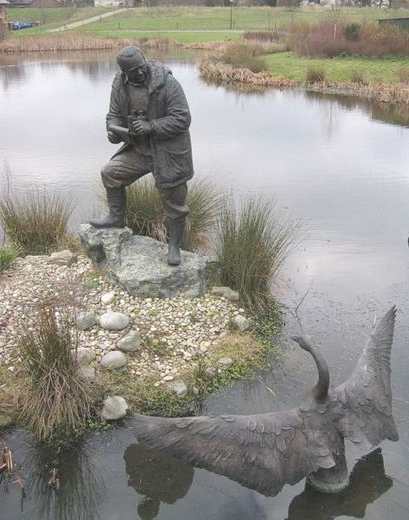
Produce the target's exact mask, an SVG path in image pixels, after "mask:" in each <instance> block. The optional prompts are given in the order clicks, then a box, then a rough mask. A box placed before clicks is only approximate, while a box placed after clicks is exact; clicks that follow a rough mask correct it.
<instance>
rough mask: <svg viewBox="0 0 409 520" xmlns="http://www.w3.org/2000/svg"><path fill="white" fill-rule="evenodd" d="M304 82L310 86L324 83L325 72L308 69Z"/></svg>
mask: <svg viewBox="0 0 409 520" xmlns="http://www.w3.org/2000/svg"><path fill="white" fill-rule="evenodd" d="M305 81H306V82H307V83H310V84H313V83H323V82H324V81H325V70H324V69H319V68H316V67H308V69H307V73H306V75H305Z"/></svg>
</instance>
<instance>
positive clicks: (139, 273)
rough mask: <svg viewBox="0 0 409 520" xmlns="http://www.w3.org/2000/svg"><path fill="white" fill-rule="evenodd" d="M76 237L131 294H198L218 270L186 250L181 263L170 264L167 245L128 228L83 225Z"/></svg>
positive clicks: (206, 260)
mask: <svg viewBox="0 0 409 520" xmlns="http://www.w3.org/2000/svg"><path fill="white" fill-rule="evenodd" d="M79 236H80V238H81V243H82V245H83V247H84V248H85V250H86V252H87V254H88V256H89V257H90V258H91V260H92V262H93V263H94V265H95V267H97V268H98V269H103V270H104V271H105V272H106V274H107V275H108V276H109V278H110V279H111V280H113V281H114V282H116V283H118V284H119V285H120V286H121V287H123V288H124V289H125V290H127V291H128V292H129V293H130V294H131V295H132V296H140V297H143V298H173V297H175V296H179V295H184V296H186V297H194V296H201V295H203V294H204V293H205V292H206V291H207V289H208V286H209V283H210V281H211V280H212V279H213V278H214V277H215V274H216V272H217V263H216V262H215V261H214V260H213V259H210V258H208V257H205V256H201V255H197V254H195V253H190V252H188V251H182V263H181V265H180V266H177V267H172V266H169V265H168V264H167V261H166V259H167V250H168V247H167V244H164V243H163V242H159V241H157V240H154V239H152V238H148V237H144V236H139V235H133V234H132V231H131V230H130V229H129V228H122V229H118V228H111V229H96V228H94V227H93V226H91V225H90V224H83V225H81V226H80V231H79Z"/></svg>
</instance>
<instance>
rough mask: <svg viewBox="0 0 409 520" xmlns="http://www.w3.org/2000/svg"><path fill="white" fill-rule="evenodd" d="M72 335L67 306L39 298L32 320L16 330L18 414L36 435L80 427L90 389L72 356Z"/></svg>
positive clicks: (65, 433)
mask: <svg viewBox="0 0 409 520" xmlns="http://www.w3.org/2000/svg"><path fill="white" fill-rule="evenodd" d="M77 347H78V336H77V332H76V330H75V327H74V326H73V315H72V314H71V313H70V312H69V309H68V308H63V309H61V308H59V307H57V306H56V305H54V304H52V303H44V304H42V306H41V308H40V310H39V314H38V321H37V322H36V323H35V325H34V326H33V327H31V328H29V327H27V328H26V329H25V330H23V331H22V334H21V337H20V341H19V344H18V350H19V354H20V356H21V359H22V363H23V366H24V368H25V372H26V389H25V391H24V392H22V396H21V410H20V415H21V418H22V419H23V420H24V421H25V422H26V423H27V424H28V425H29V426H30V427H31V429H32V431H33V433H34V434H35V436H36V437H37V438H38V439H39V440H40V441H55V440H58V441H60V440H64V439H70V438H72V437H73V436H75V435H76V434H78V433H81V432H82V431H84V429H85V427H86V425H87V420H88V419H89V417H90V415H91V413H92V408H93V401H94V399H93V391H92V389H91V386H90V384H89V383H88V382H87V381H86V380H84V379H83V378H82V377H81V375H80V373H79V371H78V364H77V362H76V360H75V353H76V351H77Z"/></svg>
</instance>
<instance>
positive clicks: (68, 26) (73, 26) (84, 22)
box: [47, 8, 128, 33]
mask: <svg viewBox="0 0 409 520" xmlns="http://www.w3.org/2000/svg"><path fill="white" fill-rule="evenodd" d="M127 10H128V9H127V8H126V9H116V10H115V11H109V13H104V14H100V15H97V16H92V17H91V18H86V19H85V20H78V22H72V23H67V24H64V25H62V26H61V27H57V28H56V29H49V30H48V31H47V32H49V33H55V32H62V31H68V30H70V29H76V28H77V27H81V25H87V24H88V23H93V22H98V21H99V20H101V18H108V17H109V16H114V15H115V14H119V13H122V12H124V11H127Z"/></svg>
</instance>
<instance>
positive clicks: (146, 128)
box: [129, 119, 152, 135]
mask: <svg viewBox="0 0 409 520" xmlns="http://www.w3.org/2000/svg"><path fill="white" fill-rule="evenodd" d="M129 129H130V130H131V132H132V134H133V135H149V134H150V133H151V132H152V125H151V123H150V122H149V121H145V120H144V119H136V120H134V121H130V122H129Z"/></svg>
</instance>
